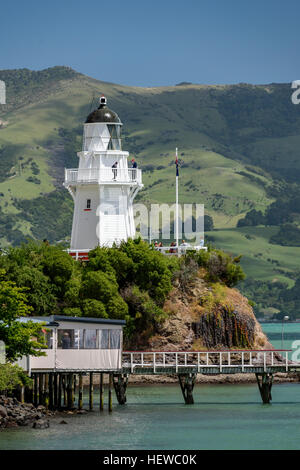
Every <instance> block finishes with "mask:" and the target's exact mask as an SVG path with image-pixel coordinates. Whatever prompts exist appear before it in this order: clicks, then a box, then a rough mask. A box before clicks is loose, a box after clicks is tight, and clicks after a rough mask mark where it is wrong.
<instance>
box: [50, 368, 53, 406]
mask: <svg viewBox="0 0 300 470" xmlns="http://www.w3.org/2000/svg"><path fill="white" fill-rule="evenodd" d="M49 409H50V410H53V373H52V372H50V374H49Z"/></svg>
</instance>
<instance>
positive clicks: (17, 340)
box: [0, 270, 45, 361]
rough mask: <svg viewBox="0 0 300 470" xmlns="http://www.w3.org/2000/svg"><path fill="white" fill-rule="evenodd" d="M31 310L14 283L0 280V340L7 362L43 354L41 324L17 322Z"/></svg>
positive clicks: (22, 292)
mask: <svg viewBox="0 0 300 470" xmlns="http://www.w3.org/2000/svg"><path fill="white" fill-rule="evenodd" d="M0 274H1V277H2V278H3V276H4V274H5V273H4V272H3V270H2V272H1V273H0ZM31 310H32V308H31V307H30V306H29V305H28V304H27V298H26V295H25V293H24V290H23V289H22V288H20V287H17V286H16V285H15V283H14V282H11V281H4V280H3V279H2V280H0V340H1V341H4V343H5V347H6V358H7V360H8V361H15V360H16V359H18V358H20V357H22V356H23V355H32V356H39V355H41V354H43V353H42V352H41V348H43V347H44V346H45V342H44V339H43V336H42V335H41V330H42V327H43V324H42V323H36V322H33V321H32V320H30V319H28V321H26V322H20V321H19V320H18V319H19V317H27V316H28V315H29V314H30V312H31Z"/></svg>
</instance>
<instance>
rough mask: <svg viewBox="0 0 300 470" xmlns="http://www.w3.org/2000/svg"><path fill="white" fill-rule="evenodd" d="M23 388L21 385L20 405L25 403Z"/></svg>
mask: <svg viewBox="0 0 300 470" xmlns="http://www.w3.org/2000/svg"><path fill="white" fill-rule="evenodd" d="M24 395H25V387H24V386H23V385H21V387H20V402H21V403H24V402H25V397H24Z"/></svg>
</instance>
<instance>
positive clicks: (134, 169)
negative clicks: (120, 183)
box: [131, 158, 137, 181]
mask: <svg viewBox="0 0 300 470" xmlns="http://www.w3.org/2000/svg"><path fill="white" fill-rule="evenodd" d="M131 163H132V167H131V168H133V170H132V181H135V180H136V169H137V162H136V161H135V159H134V158H133V159H132V160H131Z"/></svg>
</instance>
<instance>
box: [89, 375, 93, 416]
mask: <svg viewBox="0 0 300 470" xmlns="http://www.w3.org/2000/svg"><path fill="white" fill-rule="evenodd" d="M93 379H94V374H93V372H90V390H89V408H90V410H92V409H93V406H94V383H93Z"/></svg>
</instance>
